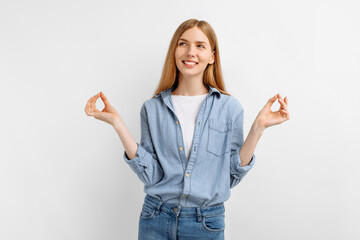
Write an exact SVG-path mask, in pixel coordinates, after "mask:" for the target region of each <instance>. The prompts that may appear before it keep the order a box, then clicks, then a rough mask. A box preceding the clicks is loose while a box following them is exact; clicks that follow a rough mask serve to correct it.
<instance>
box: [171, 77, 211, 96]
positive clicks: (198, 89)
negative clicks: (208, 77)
mask: <svg viewBox="0 0 360 240" xmlns="http://www.w3.org/2000/svg"><path fill="white" fill-rule="evenodd" d="M202 78H203V77H202V75H201V76H190V77H185V76H183V75H182V74H180V76H179V83H178V86H177V87H176V89H175V90H173V91H172V93H171V94H172V95H183V96H196V95H202V94H206V93H208V92H209V90H208V89H207V88H206V87H205V85H204V83H203V80H202Z"/></svg>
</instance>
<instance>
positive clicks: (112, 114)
mask: <svg viewBox="0 0 360 240" xmlns="http://www.w3.org/2000/svg"><path fill="white" fill-rule="evenodd" d="M99 97H101V100H102V101H103V102H104V104H105V107H104V109H103V110H101V111H99V110H98V109H97V108H96V105H95V103H96V101H97V99H98V98H99ZM85 112H86V115H88V116H93V117H94V118H96V119H99V120H102V121H104V122H107V123H109V124H110V125H112V126H114V124H115V122H116V120H117V119H119V118H121V117H120V115H119V113H118V112H117V111H116V109H115V108H114V107H113V106H111V104H110V102H109V100H108V99H107V97H105V95H104V94H103V93H102V92H99V93H98V94H96V95H94V96H93V97H91V98H90V99H89V100H88V102H87V104H86V106H85Z"/></svg>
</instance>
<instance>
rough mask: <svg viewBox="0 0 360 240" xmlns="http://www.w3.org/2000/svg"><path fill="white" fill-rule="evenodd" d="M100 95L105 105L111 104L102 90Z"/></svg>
mask: <svg viewBox="0 0 360 240" xmlns="http://www.w3.org/2000/svg"><path fill="white" fill-rule="evenodd" d="M100 97H101V99H102V101H103V102H104V104H105V105H107V104H109V105H110V102H109V99H108V98H107V97H106V96H105V94H104V93H103V92H100Z"/></svg>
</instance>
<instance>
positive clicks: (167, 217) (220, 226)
mask: <svg viewBox="0 0 360 240" xmlns="http://www.w3.org/2000/svg"><path fill="white" fill-rule="evenodd" d="M224 229H225V207H224V203H220V204H217V205H214V206H210V207H182V206H180V205H173V204H168V203H165V202H161V201H160V200H158V199H156V198H154V197H152V196H150V195H146V196H145V201H144V204H143V207H142V210H141V214H140V219H139V232H138V240H191V239H193V240H205V239H206V240H209V239H214V240H223V239H224Z"/></svg>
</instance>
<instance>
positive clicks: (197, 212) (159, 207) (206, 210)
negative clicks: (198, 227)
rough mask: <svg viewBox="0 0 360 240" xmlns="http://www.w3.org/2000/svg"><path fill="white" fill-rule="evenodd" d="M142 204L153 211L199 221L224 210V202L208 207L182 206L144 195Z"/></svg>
mask: <svg viewBox="0 0 360 240" xmlns="http://www.w3.org/2000/svg"><path fill="white" fill-rule="evenodd" d="M144 204H146V205H148V206H149V207H152V208H153V209H155V213H156V214H159V212H160V211H162V212H165V213H167V214H169V215H172V216H174V217H177V216H178V217H196V218H197V220H198V221H201V219H202V217H211V216H216V215H219V214H223V213H224V212H225V206H224V203H219V204H216V205H213V206H208V207H183V206H181V205H176V204H170V203H165V202H162V201H161V200H160V199H157V198H155V197H153V196H150V195H148V194H147V195H146V196H145V201H144Z"/></svg>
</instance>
